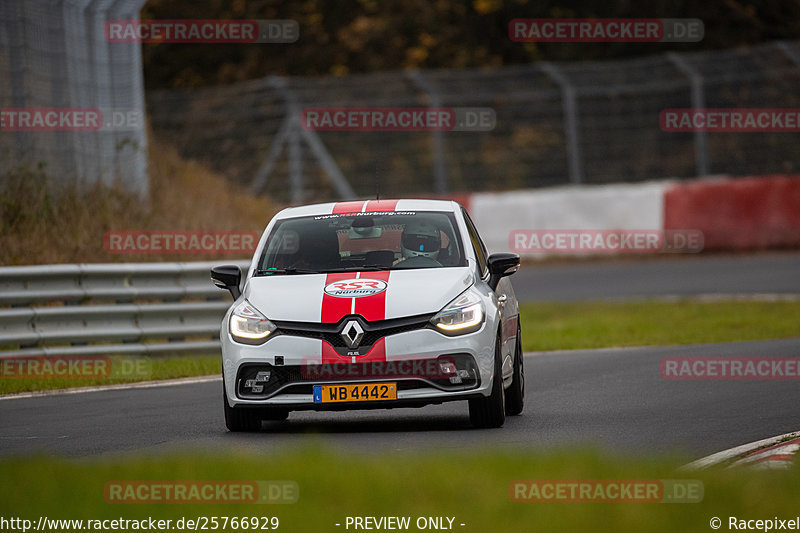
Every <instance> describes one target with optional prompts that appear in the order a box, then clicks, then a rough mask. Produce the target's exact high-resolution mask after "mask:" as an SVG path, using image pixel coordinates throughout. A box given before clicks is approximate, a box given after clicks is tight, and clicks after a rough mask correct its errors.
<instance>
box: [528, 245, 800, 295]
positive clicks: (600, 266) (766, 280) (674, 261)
mask: <svg viewBox="0 0 800 533" xmlns="http://www.w3.org/2000/svg"><path fill="white" fill-rule="evenodd" d="M513 280H514V290H515V291H516V294H517V297H518V298H519V299H520V300H521V301H524V302H525V301H536V300H539V301H577V300H607V299H626V298H647V297H660V296H695V295H701V294H702V295H725V294H743V295H748V294H751V295H752V294H791V295H794V296H800V254H798V253H796V252H786V253H766V254H758V255H697V256H692V255H688V256H687V255H681V256H660V257H658V258H656V257H648V258H645V259H644V260H640V261H636V260H630V259H615V260H608V261H600V262H598V261H591V262H590V261H579V260H576V261H572V262H569V263H541V264H537V263H535V262H530V263H526V264H525V265H523V267H522V268H521V269H520V271H519V272H518V273H517V274H515V275H514V278H513Z"/></svg>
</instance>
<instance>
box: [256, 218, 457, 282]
mask: <svg viewBox="0 0 800 533" xmlns="http://www.w3.org/2000/svg"><path fill="white" fill-rule="evenodd" d="M465 265H466V259H465V258H464V253H463V249H462V246H461V239H460V238H459V234H458V229H457V226H456V223H455V217H454V215H453V213H446V212H434V211H422V212H411V211H392V212H384V213H345V214H333V215H320V216H310V217H298V218H290V219H285V220H280V221H278V222H277V223H276V224H275V227H274V228H273V230H272V232H271V233H270V236H269V239H268V241H267V245H266V246H265V248H264V251H263V253H262V254H261V258H260V261H259V267H258V270H257V271H256V273H255V274H256V275H258V276H265V275H274V274H312V273H320V272H351V271H352V272H358V271H362V270H399V269H410V268H445V267H456V266H465Z"/></svg>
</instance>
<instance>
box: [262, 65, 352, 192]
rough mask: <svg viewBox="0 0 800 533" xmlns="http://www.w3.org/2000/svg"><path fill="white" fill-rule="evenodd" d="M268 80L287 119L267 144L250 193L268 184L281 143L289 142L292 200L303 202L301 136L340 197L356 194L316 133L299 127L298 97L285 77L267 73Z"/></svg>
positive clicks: (281, 146)
mask: <svg viewBox="0 0 800 533" xmlns="http://www.w3.org/2000/svg"><path fill="white" fill-rule="evenodd" d="M267 80H268V83H269V85H270V86H272V87H273V88H274V89H275V90H276V91H277V92H278V93H279V94H280V95H281V97H282V98H283V100H284V102H286V107H287V111H286V118H284V119H283V122H282V123H281V126H280V129H279V130H278V133H277V134H276V135H275V138H274V139H273V141H272V144H271V145H270V147H269V152H268V153H267V157H266V159H265V160H264V162H263V163H262V164H261V167H260V168H259V169H258V172H256V176H255V178H254V179H253V182H252V183H251V185H250V190H251V191H253V194H258V193H260V192H261V191H262V190H263V189H264V187H265V186H266V184H267V179H268V178H269V175H270V173H271V172H272V169H273V167H274V166H275V162H276V161H277V159H278V156H279V155H280V153H281V149H282V148H283V145H284V144H288V155H289V173H290V180H291V201H292V203H294V204H301V203H303V197H304V183H303V163H302V153H303V152H302V148H301V145H300V141H301V139H302V140H304V141H305V142H306V144H308V147H309V148H310V149H311V153H313V154H314V156H315V157H316V158H317V161H318V162H319V164H320V166H321V167H322V169H323V170H324V171H325V173H326V174H327V175H328V178H329V179H330V180H331V183H332V184H333V187H334V189H336V192H337V193H339V196H340V197H341V198H342V199H345V200H351V199H353V198H355V197H356V193H355V191H353V188H352V187H351V186H350V183H348V181H347V179H346V178H345V177H344V175H343V174H342V172H341V171H340V170H339V167H338V166H336V162H335V161H334V160H333V157H331V155H330V154H329V153H328V151H327V150H326V149H325V145H324V144H322V141H320V140H319V137H317V134H316V132H314V131H310V130H306V129H304V128H302V127H301V126H300V104H299V102H298V101H297V97H296V96H295V95H294V93H293V92H292V91H291V90H290V89H289V87H288V85H287V84H286V80H284V79H283V78H279V77H277V76H270V77H269V78H268V79H267Z"/></svg>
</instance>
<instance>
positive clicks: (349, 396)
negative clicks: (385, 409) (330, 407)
mask: <svg viewBox="0 0 800 533" xmlns="http://www.w3.org/2000/svg"><path fill="white" fill-rule="evenodd" d="M396 399H397V384H396V383H353V384H345V385H314V403H335V402H374V401H381V400H396Z"/></svg>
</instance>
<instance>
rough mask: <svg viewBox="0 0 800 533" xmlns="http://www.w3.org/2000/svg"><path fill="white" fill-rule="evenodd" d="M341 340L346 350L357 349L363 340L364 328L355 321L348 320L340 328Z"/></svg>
mask: <svg viewBox="0 0 800 533" xmlns="http://www.w3.org/2000/svg"><path fill="white" fill-rule="evenodd" d="M342 338H343V339H344V342H345V343H346V344H347V347H348V348H358V345H359V343H360V342H361V339H363V338H364V328H362V327H361V324H359V323H358V322H357V321H355V320H349V321H347V322H345V324H344V327H343V328H342Z"/></svg>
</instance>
